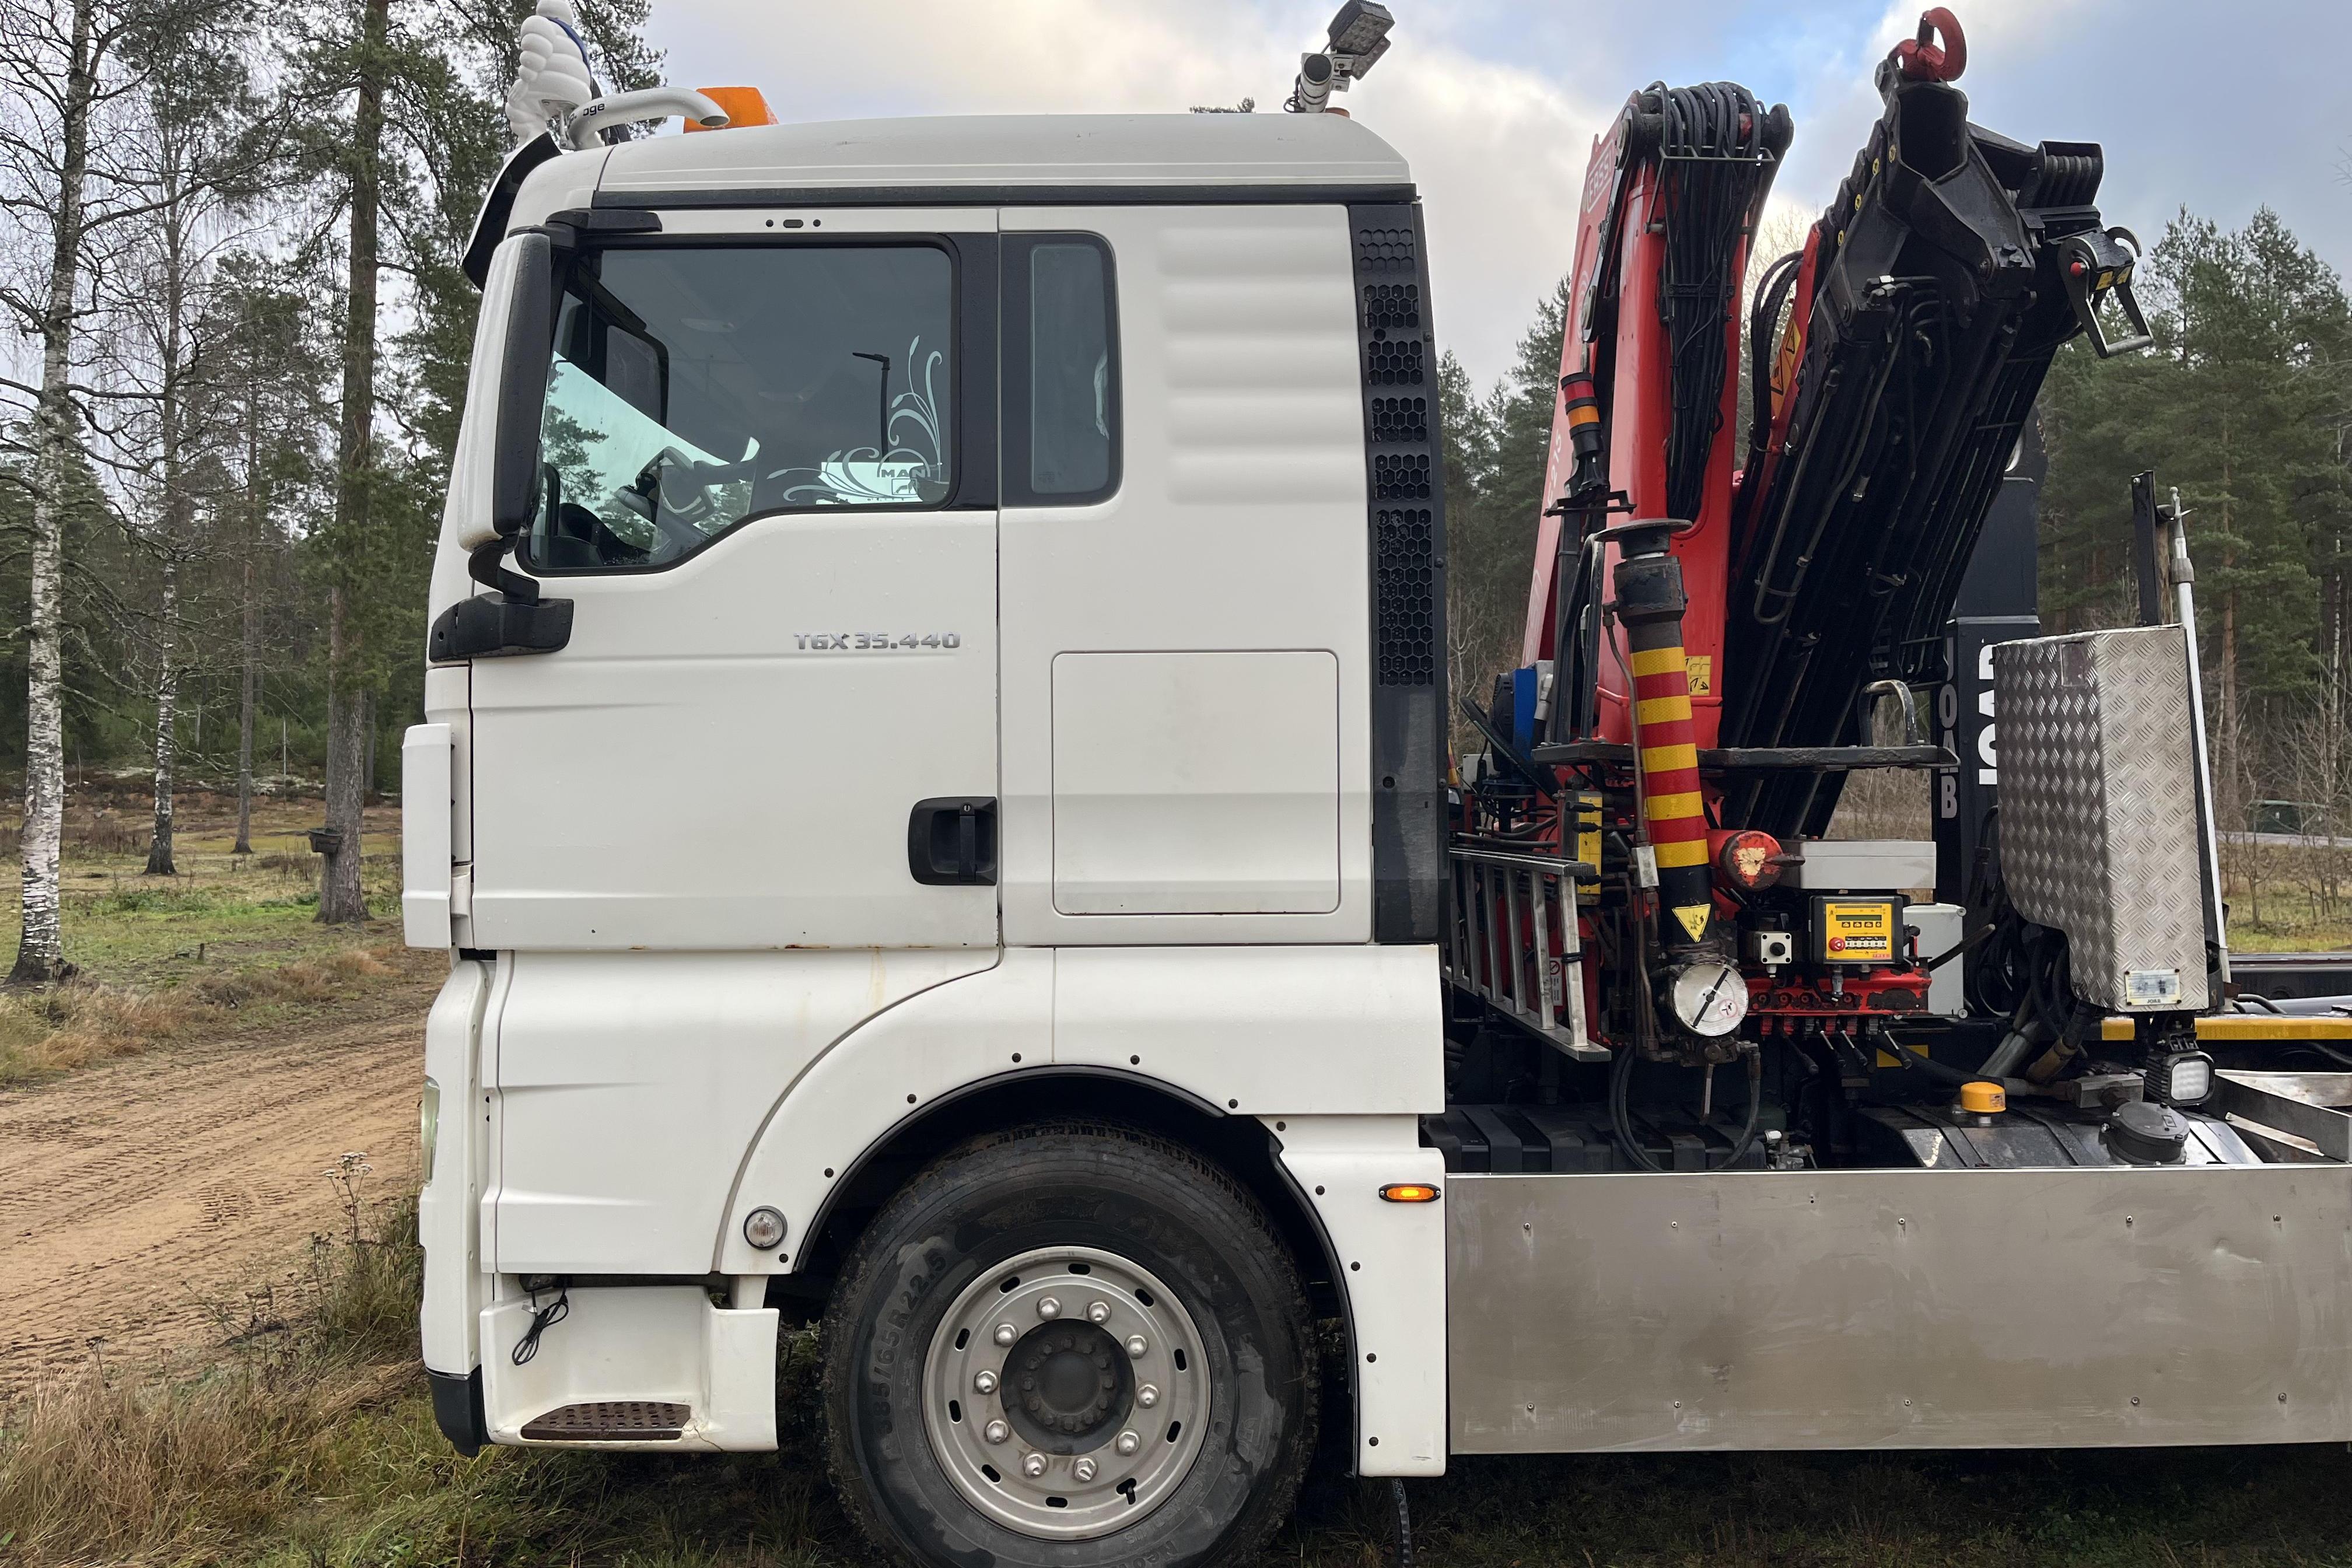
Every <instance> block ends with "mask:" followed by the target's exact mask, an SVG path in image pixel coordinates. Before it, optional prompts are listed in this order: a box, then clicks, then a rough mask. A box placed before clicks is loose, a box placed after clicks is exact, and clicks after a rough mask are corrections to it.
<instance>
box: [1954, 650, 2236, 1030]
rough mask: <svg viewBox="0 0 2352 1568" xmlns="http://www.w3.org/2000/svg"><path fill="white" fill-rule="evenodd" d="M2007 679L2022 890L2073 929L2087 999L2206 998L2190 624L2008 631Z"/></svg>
mask: <svg viewBox="0 0 2352 1568" xmlns="http://www.w3.org/2000/svg"><path fill="white" fill-rule="evenodd" d="M1993 679H1994V694H1995V698H1996V700H1997V702H1998V704H1999V711H2000V872H2001V879H2002V880H2003V881H2004V882H2006V883H2007V884H2008V887H2009V896H2010V900H2011V902H2012V903H2014V904H2016V906H2017V910H2018V912H2019V913H2020V914H2022V915H2023V916H2024V917H2025V918H2026V919H2027V920H2030V921H2033V922H2034V923H2036V924H2037V925H2045V926H2049V927H2051V928H2053V930H2057V931H2064V932H2065V933H2066V942H2067V951H2068V960H2069V973H2070V974H2071V976H2072V981H2073V984H2074V992H2075V994H2077V995H2079V996H2081V997H2082V998H2083V1000H2084V1001H2086V1002H2089V1003H2092V1004H2094V1005H2097V1006H2102V1007H2106V1008H2110V1009H2112V1010H2114V1011H2116V1012H2124V1013H2134V1012H2141V1013H2146V1012H2201V1011H2203V1010H2204V1008H2205V1007H2206V1005H2207V1004H2208V994H2207V986H2206V978H2205V889H2204V876H2203V865H2202V851H2201V848H2200V828H2199V823H2198V811H2197V803H2198V795H2199V793H2200V792H2199V789H2198V778H2197V760H2196V751H2195V747H2194V745H2193V742H2192V737H2191V726H2192V725H2193V724H2194V722H2195V711H2196V710H2195V709H2194V708H2193V707H2192V705H2191V703H2190V694H2189V646H2188V643H2187V642H2186V641H2185V640H2184V636H2183V633H2182V631H2181V629H2180V627H2179V626H2127V627H2124V628H2121V629H2118V630H2116V631H2105V632H2083V633H2078V634H2076V635H2074V636H2071V637H2033V638H2029V639H2027V640H2024V641H2021V642H2008V643H2002V644H2000V646H1999V647H1995V648H1994V649H1993Z"/></svg>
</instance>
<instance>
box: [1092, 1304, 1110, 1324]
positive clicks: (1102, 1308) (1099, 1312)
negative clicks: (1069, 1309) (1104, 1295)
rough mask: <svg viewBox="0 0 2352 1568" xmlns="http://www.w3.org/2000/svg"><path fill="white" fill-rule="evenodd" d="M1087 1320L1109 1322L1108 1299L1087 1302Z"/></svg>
mask: <svg viewBox="0 0 2352 1568" xmlns="http://www.w3.org/2000/svg"><path fill="white" fill-rule="evenodd" d="M1109 1321H1110V1303H1109V1302H1108V1301H1093V1302H1089V1303H1088V1304H1087V1322H1089V1323H1108V1322H1109Z"/></svg>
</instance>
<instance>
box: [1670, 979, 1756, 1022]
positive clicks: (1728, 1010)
mask: <svg viewBox="0 0 2352 1568" xmlns="http://www.w3.org/2000/svg"><path fill="white" fill-rule="evenodd" d="M1671 994H1672V995H1673V998H1674V1008H1675V1017H1676V1018H1678V1019H1680V1020H1681V1022H1682V1026H1683V1027H1684V1028H1685V1029H1688V1030H1689V1031H1690V1032H1691V1033H1692V1034H1694V1035H1703V1036H1706V1037H1707V1038H1709V1039H1713V1038H1715V1037H1717V1036H1720V1035H1727V1034H1729V1033H1731V1031H1732V1030H1734V1029H1736V1028H1738V1027H1739V1026H1740V1024H1741V1022H1742V1021H1743V1020H1745V1019H1746V1018H1747V1016H1748V983H1747V982H1746V981H1744V980H1742V979H1740V978H1739V971H1738V970H1737V969H1734V968H1732V967H1731V965H1729V964H1727V963H1712V962H1710V963H1694V964H1692V965H1690V966H1689V967H1688V968H1686V969H1682V970H1677V971H1676V972H1675V983H1674V986H1673V989H1672V993H1671Z"/></svg>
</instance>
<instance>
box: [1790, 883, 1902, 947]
mask: <svg viewBox="0 0 2352 1568" xmlns="http://www.w3.org/2000/svg"><path fill="white" fill-rule="evenodd" d="M1805 943H1806V952H1805V956H1806V958H1807V959H1808V960H1810V961H1811V962H1812V963H1853V964H1876V963H1894V962H1895V956H1896V955H1897V954H1898V953H1900V952H1903V947H1904V939H1903V902H1902V900H1899V899H1845V898H1832V897H1828V896H1816V897H1815V898H1814V899H1813V900H1812V905H1811V921H1809V922H1808V925H1807V935H1806V938H1805Z"/></svg>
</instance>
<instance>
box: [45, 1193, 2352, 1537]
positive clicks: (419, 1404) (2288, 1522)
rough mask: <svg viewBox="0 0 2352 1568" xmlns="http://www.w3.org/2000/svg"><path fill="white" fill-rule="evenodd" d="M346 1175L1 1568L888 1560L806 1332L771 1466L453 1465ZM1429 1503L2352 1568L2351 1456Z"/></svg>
mask: <svg viewBox="0 0 2352 1568" xmlns="http://www.w3.org/2000/svg"><path fill="white" fill-rule="evenodd" d="M329 1179H334V1180H339V1181H340V1182H341V1183H342V1184H343V1186H344V1192H345V1214H346V1215H347V1218H348V1220H349V1224H348V1226H347V1227H346V1230H347V1234H344V1235H341V1236H339V1237H333V1238H326V1237H321V1238H319V1239H318V1240H317V1241H315V1242H314V1244H313V1248H312V1255H311V1268H310V1272H309V1276H308V1279H307V1280H306V1282H305V1284H304V1286H303V1287H302V1289H301V1291H300V1299H299V1300H298V1301H295V1302H293V1303H290V1304H289V1305H290V1306H291V1307H292V1309H293V1310H291V1311H289V1313H288V1314H287V1315H286V1317H285V1318H284V1319H283V1320H280V1319H278V1318H276V1317H273V1316H270V1315H269V1314H268V1313H267V1312H262V1313H256V1314H252V1315H251V1316H250V1318H249V1321H244V1322H242V1323H240V1322H238V1321H236V1319H235V1318H234V1317H233V1316H231V1317H228V1318H225V1320H224V1327H225V1328H226V1329H228V1330H231V1332H228V1333H226V1336H225V1342H224V1344H223V1345H222V1346H221V1347H220V1348H219V1349H218V1350H217V1351H215V1352H211V1353H210V1354H209V1356H208V1357H206V1358H205V1360H204V1361H203V1362H201V1363H194V1362H191V1363H183V1364H180V1365H177V1366H175V1367H172V1368H166V1369H162V1370H160V1371H154V1370H144V1369H124V1368H115V1369H111V1370H100V1371H94V1372H91V1373H86V1374H85V1375H84V1376H83V1377H82V1378H81V1379H80V1380H79V1381H78V1382H76V1383H73V1384H67V1385H64V1386H61V1387H55V1388H51V1389H49V1390H47V1391H46V1392H44V1393H42V1394H37V1395H36V1396H34V1397H33V1398H31V1399H29V1400H27V1401H26V1402H23V1403H22V1404H20V1405H18V1406H17V1407H16V1409H14V1410H13V1411H0V1563H8V1564H11V1565H12V1568H66V1565H68V1564H83V1563H148V1564H157V1565H163V1564H175V1565H195V1564H216V1565H220V1568H412V1565H424V1564H446V1565H452V1568H464V1565H471V1568H504V1565H509V1564H511V1565H514V1568H525V1565H530V1568H538V1565H541V1564H547V1563H567V1564H569V1563H581V1564H586V1563H598V1564H614V1565H618V1568H730V1565H742V1568H750V1565H752V1564H761V1565H768V1568H816V1565H820V1564H824V1565H831V1564H848V1563H863V1562H866V1561H868V1559H867V1558H866V1556H865V1554H864V1553H863V1551H862V1549H861V1547H860V1546H859V1544H858V1542H856V1540H855V1539H854V1538H853V1536H852V1535H851V1532H850V1531H849V1529H848V1527H847V1525H846V1523H845V1520H844V1518H843V1515H842V1513H841V1511H840V1510H839V1509H838V1508H837V1507H836V1506H835V1503H834V1501H833V1500H832V1497H831V1494H830V1491H829V1489H828V1488H827V1486H826V1484H825V1483H824V1479H822V1475H821V1470H820V1467H819V1463H818V1458H817V1452H818V1442H817V1427H816V1422H815V1416H814V1399H815V1392H814V1383H815V1376H814V1373H815V1347H814V1341H813V1337H812V1336H811V1335H809V1334H807V1333H795V1334H792V1335H789V1336H788V1338H787V1342H786V1349H785V1354H784V1356H783V1358H782V1369H781V1373H780V1378H779V1399H780V1402H781V1403H780V1411H781V1415H782V1420H781V1423H780V1426H781V1437H782V1447H781V1449H780V1450H779V1451H778V1452H776V1453H772V1454H746V1455H739V1456H732V1457H729V1456H702V1457H693V1458H688V1457H680V1458H664V1457H660V1456H642V1455H598V1454H587V1453H560V1452H522V1451H517V1450H513V1449H492V1450H489V1451H488V1452H486V1453H484V1454H483V1455H482V1456H480V1457H479V1458H475V1459H465V1458H459V1457H458V1456H457V1455H456V1454H455V1453H453V1452H452V1451H451V1450H450V1449H449V1447H448V1446H447V1445H446V1443H445V1442H444V1441H443V1440H442V1438H441V1436H440V1435H439V1434H438V1433H437V1432H436V1430H435V1429H434V1426H433V1417H432V1411H431V1405H430V1402H429V1399H428V1397H427V1395H426V1394H425V1389H424V1386H423V1378H422V1376H421V1374H420V1373H418V1372H417V1370H416V1362H415V1355H416V1347H415V1301H416V1290H417V1285H418V1279H419V1255H418V1253H417V1250H416V1247H415V1203H414V1200H413V1199H409V1200H405V1201H398V1202H391V1203H383V1204H377V1203H372V1202H370V1201H369V1200H368V1199H367V1197H366V1195H365V1192H364V1181H365V1172H364V1166H363V1164H361V1165H356V1166H355V1165H354V1164H353V1163H352V1162H350V1161H346V1162H345V1163H344V1164H343V1166H342V1167H341V1170H340V1171H339V1172H336V1173H329ZM1327 1436H1328V1435H1327ZM1385 1496H1386V1491H1385V1486H1384V1485H1371V1484H1366V1483H1360V1482H1356V1481H1352V1480H1349V1479H1347V1478H1345V1477H1344V1476H1342V1475H1341V1474H1339V1466H1338V1463H1337V1456H1336V1454H1335V1453H1333V1452H1332V1450H1331V1448H1330V1446H1329V1445H1328V1443H1327V1446H1326V1451H1325V1454H1324V1457H1323V1462H1322V1463H1320V1464H1319V1465H1318V1468H1317V1471H1316V1472H1315V1474H1314V1475H1313V1476H1312V1477H1311V1478H1310V1479H1309V1482H1308V1486H1307V1493H1306V1496H1305V1497H1304V1498H1303V1500H1302V1502H1301V1507H1300V1510H1299V1512H1298V1515H1297V1519H1296V1520H1295V1521H1293V1522H1292V1523H1291V1525H1290V1526H1289V1527H1288V1528H1286V1530H1285V1531H1284V1532H1283V1534H1282V1536H1281V1537H1280V1538H1279V1539H1278V1541H1277V1542H1276V1547H1275V1549H1274V1550H1273V1551H1271V1552H1269V1553H1267V1555H1266V1556H1265V1558H1264V1559H1262V1560H1261V1561H1262V1563H1265V1564H1266V1565H1268V1568H1271V1565H1273V1564H1281V1563H1287V1564H1297V1565H1301V1568H1377V1565H1380V1564H1384V1563H1388V1562H1390V1561H1391V1558H1390V1555H1389V1550H1390V1549H1389V1546H1388V1535H1387V1525H1386V1514H1385V1511H1384V1509H1385ZM1412 1499H1413V1508H1414V1511H1415V1520H1416V1524H1417V1536H1418V1544H1419V1547H1420V1561H1422V1562H1423V1563H1444V1564H1447V1565H1449V1568H1550V1565H1554V1564H1559V1565H1562V1568H1566V1565H1576V1568H1600V1565H1602V1564H1627V1565H1642V1568H1683V1565H1688V1564H1700V1563H1706V1564H1738V1565H1747V1564H1755V1565H1758V1568H1763V1565H1766V1564H1771V1565H1775V1568H1778V1565H1783V1564H1801V1565H1819V1568H1864V1565H1869V1568H1877V1565H1888V1568H1894V1565H1906V1568H1907V1565H1915V1564H1916V1565H1922V1568H1924V1565H1928V1564H1937V1565H1944V1568H1978V1565H1983V1568H1996V1565H2001V1568H2005V1565H2009V1564H2050V1565H2053V1568H2056V1565H2060V1564H2070V1565H2071V1564H2090V1565H2094V1568H2098V1565H2115V1568H2125V1565H2138V1564H2151V1565H2161V1568H2183V1565H2198V1568H2209V1565H2224V1568H2256V1565H2263V1568H2268V1565H2271V1564H2278V1565H2281V1568H2288V1565H2294V1568H2341V1565H2344V1564H2347V1563H2352V1457H2347V1453H2346V1452H2345V1450H2343V1449H2342V1448H2337V1447H2307V1448H2243V1449H2179V1450H2142V1451H2127V1450H2095V1451H2089V1452H2084V1453H2074V1454H2066V1453H2049V1452H2041V1451H2022V1452H2010V1453H1990V1454H1926V1455H1899V1454H1898V1455H1885V1456H1874V1455H1860V1454H1820V1455H1803V1454H1799V1455H1737V1456H1697V1457H1665V1456H1620V1457H1605V1458H1548V1459H1517V1460H1505V1459H1464V1460H1457V1461H1456V1462H1455V1463H1454V1467H1453V1469H1452V1473H1451V1474H1449V1475H1447V1476H1446V1477H1445V1478H1444V1479H1442V1480H1436V1481H1424V1482H1415V1483H1413V1485H1412Z"/></svg>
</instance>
